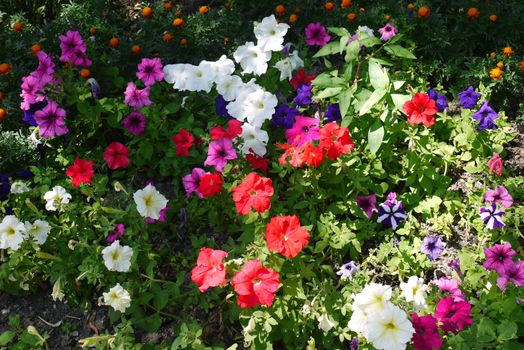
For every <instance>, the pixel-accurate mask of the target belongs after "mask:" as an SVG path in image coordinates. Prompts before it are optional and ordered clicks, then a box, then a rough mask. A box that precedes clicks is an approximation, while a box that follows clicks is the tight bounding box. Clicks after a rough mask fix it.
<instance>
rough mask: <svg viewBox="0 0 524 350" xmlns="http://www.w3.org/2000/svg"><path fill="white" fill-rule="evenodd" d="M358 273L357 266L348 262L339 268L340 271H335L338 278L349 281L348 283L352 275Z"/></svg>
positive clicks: (352, 262)
mask: <svg viewBox="0 0 524 350" xmlns="http://www.w3.org/2000/svg"><path fill="white" fill-rule="evenodd" d="M357 272H358V268H357V265H356V264H355V262H354V261H350V262H348V263H345V264H344V265H342V266H341V267H340V269H339V270H338V271H337V275H339V276H340V278H341V279H343V280H344V279H349V280H350V281H352V280H353V275H355V274H356V273H357Z"/></svg>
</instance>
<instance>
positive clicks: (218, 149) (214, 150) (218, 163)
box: [204, 137, 237, 172]
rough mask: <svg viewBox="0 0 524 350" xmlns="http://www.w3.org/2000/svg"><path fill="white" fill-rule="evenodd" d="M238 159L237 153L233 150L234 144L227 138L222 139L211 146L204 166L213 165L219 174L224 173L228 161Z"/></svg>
mask: <svg viewBox="0 0 524 350" xmlns="http://www.w3.org/2000/svg"><path fill="white" fill-rule="evenodd" d="M236 158H237V152H236V151H235V149H234V148H233V143H232V142H231V140H230V139H228V138H226V137H221V138H219V139H218V140H216V141H213V142H211V143H210V144H209V149H208V151H207V158H206V161H205V162H204V165H208V166H209V165H213V166H214V167H215V170H216V171H218V172H222V171H224V167H225V166H226V164H227V161H228V160H233V159H236Z"/></svg>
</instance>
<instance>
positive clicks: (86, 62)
mask: <svg viewBox="0 0 524 350" xmlns="http://www.w3.org/2000/svg"><path fill="white" fill-rule="evenodd" d="M68 57H69V61H68V62H70V63H71V64H73V65H74V66H78V67H89V66H91V63H92V62H91V60H90V59H89V58H87V56H86V54H85V53H83V52H82V51H73V52H71V53H70V54H69V56H68Z"/></svg>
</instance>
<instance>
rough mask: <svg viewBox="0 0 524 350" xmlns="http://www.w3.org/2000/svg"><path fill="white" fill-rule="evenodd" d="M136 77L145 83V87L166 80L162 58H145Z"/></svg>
mask: <svg viewBox="0 0 524 350" xmlns="http://www.w3.org/2000/svg"><path fill="white" fill-rule="evenodd" d="M136 76H137V78H138V79H140V80H142V81H143V82H144V85H145V86H151V85H153V84H154V83H155V82H157V81H162V80H163V79H164V71H163V66H162V61H161V60H160V58H143V59H142V62H140V64H139V65H138V72H137V73H136Z"/></svg>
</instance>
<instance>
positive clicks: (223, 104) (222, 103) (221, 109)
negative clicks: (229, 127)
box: [215, 95, 233, 119]
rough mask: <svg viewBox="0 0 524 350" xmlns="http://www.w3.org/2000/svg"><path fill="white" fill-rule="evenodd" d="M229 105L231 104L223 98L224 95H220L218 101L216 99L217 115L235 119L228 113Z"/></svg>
mask: <svg viewBox="0 0 524 350" xmlns="http://www.w3.org/2000/svg"><path fill="white" fill-rule="evenodd" d="M228 104H229V102H227V101H226V100H225V99H224V98H223V97H222V95H218V96H217V97H216V99H215V112H216V114H217V115H219V116H221V117H224V118H228V119H233V117H232V116H231V114H229V112H228V111H227V105H228Z"/></svg>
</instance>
